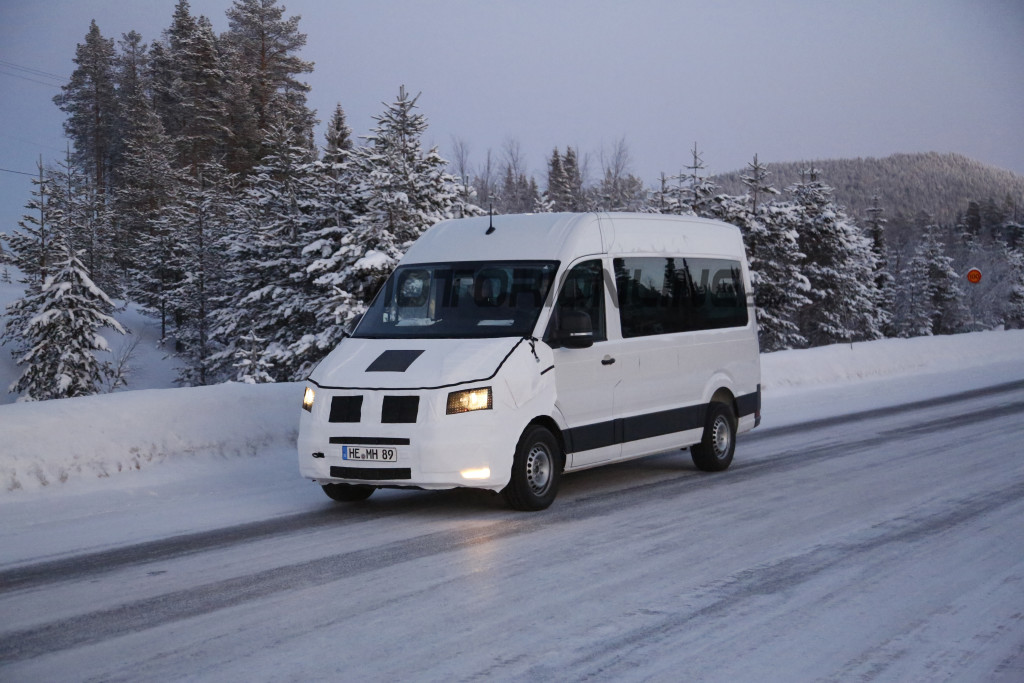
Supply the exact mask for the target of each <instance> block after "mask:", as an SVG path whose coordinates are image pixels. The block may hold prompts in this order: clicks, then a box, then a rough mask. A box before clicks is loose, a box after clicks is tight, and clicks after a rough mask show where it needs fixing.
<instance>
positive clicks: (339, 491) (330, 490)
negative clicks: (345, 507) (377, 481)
mask: <svg viewBox="0 0 1024 683" xmlns="http://www.w3.org/2000/svg"><path fill="white" fill-rule="evenodd" d="M321 487H322V488H323V490H324V493H326V494H327V497H328V498H330V499H331V500H336V501H339V502H341V503H356V502H358V501H360V500H366V499H367V498H369V497H370V496H372V495H373V492H374V491H376V490H377V487H376V486H366V485H365V484H321Z"/></svg>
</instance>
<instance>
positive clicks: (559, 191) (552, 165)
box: [545, 147, 573, 211]
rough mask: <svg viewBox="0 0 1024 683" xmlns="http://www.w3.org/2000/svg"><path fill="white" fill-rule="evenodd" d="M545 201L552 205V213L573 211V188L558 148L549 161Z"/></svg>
mask: <svg viewBox="0 0 1024 683" xmlns="http://www.w3.org/2000/svg"><path fill="white" fill-rule="evenodd" d="M545 201H546V202H547V203H548V204H550V206H551V209H550V210H551V211H571V210H572V208H571V207H572V201H573V200H572V187H571V184H570V180H569V174H568V172H567V171H566V169H565V161H564V159H563V158H562V155H561V154H560V153H559V152H558V148H557V147H556V148H555V149H554V150H553V151H552V152H551V159H550V160H549V161H548V189H547V192H546V193H545Z"/></svg>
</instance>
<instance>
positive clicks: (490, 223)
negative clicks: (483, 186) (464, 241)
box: [484, 204, 494, 235]
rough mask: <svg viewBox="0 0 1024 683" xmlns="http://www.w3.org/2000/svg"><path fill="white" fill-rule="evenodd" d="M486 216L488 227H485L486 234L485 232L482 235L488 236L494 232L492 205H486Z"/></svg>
mask: <svg viewBox="0 0 1024 683" xmlns="http://www.w3.org/2000/svg"><path fill="white" fill-rule="evenodd" d="M487 216H488V226H487V232H485V233H484V234H485V235H490V234H491V233H492V232H494V204H488V205H487Z"/></svg>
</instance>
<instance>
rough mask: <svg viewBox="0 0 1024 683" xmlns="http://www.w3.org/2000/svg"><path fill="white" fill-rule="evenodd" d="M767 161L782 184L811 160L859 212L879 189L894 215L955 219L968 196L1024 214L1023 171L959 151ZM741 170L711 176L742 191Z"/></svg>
mask: <svg viewBox="0 0 1024 683" xmlns="http://www.w3.org/2000/svg"><path fill="white" fill-rule="evenodd" d="M761 161H762V163H764V162H765V161H766V160H764V159H762V160H761ZM767 165H768V169H769V170H770V171H771V173H772V175H771V178H770V180H771V184H772V185H773V186H774V187H776V188H777V189H779V190H785V188H787V187H789V186H790V185H792V184H794V183H797V182H799V181H800V174H801V173H802V172H806V170H807V169H809V168H811V167H812V166H813V167H814V168H816V169H818V170H819V171H820V173H819V178H820V179H821V180H822V181H824V182H825V183H826V184H828V185H830V186H831V187H833V188H834V189H835V198H836V201H837V202H838V203H840V204H842V205H843V206H845V207H846V208H847V210H848V212H849V213H851V214H852V215H854V216H856V217H858V218H863V217H864V216H865V210H866V209H867V208H868V207H870V206H871V205H872V198H873V197H874V196H875V195H878V197H879V203H880V205H881V206H882V208H883V209H885V211H886V213H887V215H888V216H889V217H890V218H894V217H898V216H903V217H905V218H906V219H910V218H912V217H913V216H915V215H917V214H918V213H920V212H922V211H924V212H926V213H928V214H930V215H931V216H932V218H933V219H934V220H935V221H937V222H939V223H942V224H951V223H954V222H955V221H956V220H957V216H958V215H959V214H962V213H964V212H965V211H966V210H967V204H968V202H970V201H976V202H978V203H979V204H982V205H984V204H986V203H988V202H989V200H991V202H993V203H994V204H995V205H996V206H997V207H998V208H999V209H1000V210H1002V211H1003V212H1013V211H1016V214H1017V220H1018V221H1019V220H1022V219H1024V176H1021V175H1018V174H1016V173H1013V172H1012V171H1007V170H1004V169H1001V168H995V167H993V166H987V165H985V164H982V163H980V162H977V161H974V160H972V159H968V158H967V157H965V156H962V155H960V154H938V153H935V152H931V153H927V154H894V155H892V156H888V157H885V158H883V159H875V158H871V157H868V158H856V159H823V160H816V161H796V162H785V163H771V162H770V161H769V162H768V164H767ZM742 173H743V171H734V172H732V173H726V174H722V175H719V176H715V177H714V178H712V181H713V182H714V183H715V184H716V185H717V186H718V189H719V190H720V191H722V192H726V193H729V194H742V193H743V192H744V191H745V188H744V185H743V183H742V182H741V181H740V175H741V174H742ZM1010 215H1012V213H1011V214H1010ZM1008 217H1009V216H1008Z"/></svg>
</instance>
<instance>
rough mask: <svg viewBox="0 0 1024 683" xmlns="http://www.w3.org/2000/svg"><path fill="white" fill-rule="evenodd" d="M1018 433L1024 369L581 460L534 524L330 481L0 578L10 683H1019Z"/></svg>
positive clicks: (1023, 657) (1023, 641) (498, 512)
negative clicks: (318, 682)
mask: <svg viewBox="0 0 1024 683" xmlns="http://www.w3.org/2000/svg"><path fill="white" fill-rule="evenodd" d="M1022 443H1024V383H1020V382H1018V383H1015V384H1012V385H1004V386H1002V387H999V388H996V389H994V390H989V391H979V392H972V393H971V394H968V395H966V396H963V397H961V398H959V399H957V400H943V401H931V402H925V403H923V404H921V405H917V406H914V407H911V408H904V409H890V410H885V411H878V412H877V413H871V414H861V415H859V416H856V417H842V418H836V419H830V420H825V421H820V422H817V423H811V424H805V425H798V426H790V427H786V428H781V429H775V430H769V429H764V430H759V431H755V432H754V433H752V434H751V435H748V436H745V437H742V438H741V439H740V442H739V447H738V450H737V457H736V461H735V463H734V465H733V467H732V468H731V469H730V470H729V471H727V472H725V473H722V474H714V475H707V474H703V473H699V472H697V471H696V470H695V469H694V468H693V466H692V465H691V464H690V461H689V457H688V455H687V454H686V453H683V452H677V453H670V454H665V455H662V456H657V457H654V458H648V459H645V460H641V461H636V462H632V463H626V464H622V465H617V466H612V467H608V468H603V469H597V470H591V471H588V472H583V473H579V474H575V475H572V476H569V477H567V478H566V479H565V480H564V481H563V490H562V492H561V494H560V497H559V499H558V500H557V501H556V503H555V505H554V506H553V507H552V508H551V509H550V510H548V511H546V512H543V513H539V514H523V513H513V512H510V511H507V510H505V509H504V507H503V506H502V504H501V501H500V499H497V498H492V497H490V496H488V495H485V494H480V493H475V492H460V491H456V492H438V493H427V492H401V491H394V492H390V491H389V492H381V493H379V494H378V495H376V496H374V498H371V499H370V500H369V501H367V503H365V504H360V505H356V506H338V505H334V504H331V503H330V501H327V499H326V498H323V499H322V500H321V497H322V494H319V492H318V491H316V490H315V489H314V488H310V489H309V490H308V494H309V496H310V501H309V506H308V508H307V509H305V510H304V511H300V512H296V513H292V514H288V515H284V516H278V517H275V518H273V519H270V520H266V521H254V522H251V523H248V524H243V525H236V526H232V527H228V528H220V529H211V530H209V531H204V532H200V533H196V534H192V535H187V536H176V537H172V538H168V539H160V538H155V539H151V540H148V541H145V542H143V543H133V544H131V545H122V546H119V547H112V548H107V549H104V550H99V551H96V552H93V553H90V554H84V555H83V554H78V555H72V556H68V555H59V554H55V555H54V556H53V557H52V559H48V560H37V561H32V562H27V563H24V564H21V565H18V566H14V567H7V568H5V569H4V570H2V571H0V680H3V681H38V680H105V681H112V680H133V681H134V680H173V679H194V680H250V681H251V680H310V679H335V680H399V679H405V680H409V679H417V680H474V679H479V680H506V679H513V680H578V679H598V680H671V681H678V680H689V681H694V680H707V681H737V680H759V681H763V680H778V681H804V680H819V679H828V680H885V681H890V680H891V681H908V680H927V681H936V680H972V681H973V680H979V681H980V680H985V681H1000V680H1003V681H1020V680H1024V457H1022V456H1024V452H1022V451H1024V447H1022V445H1021V444H1022ZM310 486H312V485H310ZM143 521H144V520H143ZM140 523H141V522H140Z"/></svg>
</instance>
